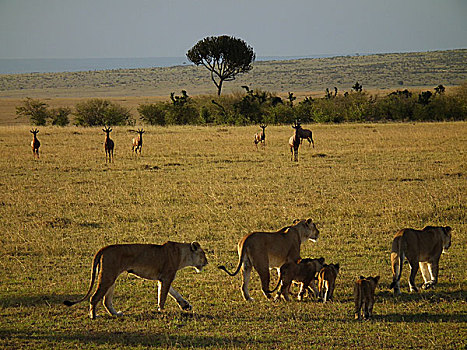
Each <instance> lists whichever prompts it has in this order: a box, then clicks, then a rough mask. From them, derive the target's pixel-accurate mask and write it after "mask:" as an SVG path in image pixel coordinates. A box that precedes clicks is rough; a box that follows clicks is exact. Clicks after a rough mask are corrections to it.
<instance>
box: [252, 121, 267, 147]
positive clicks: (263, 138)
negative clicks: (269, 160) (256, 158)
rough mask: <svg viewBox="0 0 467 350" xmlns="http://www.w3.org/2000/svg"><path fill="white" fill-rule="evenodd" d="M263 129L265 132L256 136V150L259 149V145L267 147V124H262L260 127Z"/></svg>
mask: <svg viewBox="0 0 467 350" xmlns="http://www.w3.org/2000/svg"><path fill="white" fill-rule="evenodd" d="M259 127H260V128H261V129H263V131H260V132H257V133H256V134H255V145H256V149H258V143H262V144H263V147H264V146H266V130H265V129H266V127H267V125H265V124H261V125H260V126H259ZM263 142H264V143H263Z"/></svg>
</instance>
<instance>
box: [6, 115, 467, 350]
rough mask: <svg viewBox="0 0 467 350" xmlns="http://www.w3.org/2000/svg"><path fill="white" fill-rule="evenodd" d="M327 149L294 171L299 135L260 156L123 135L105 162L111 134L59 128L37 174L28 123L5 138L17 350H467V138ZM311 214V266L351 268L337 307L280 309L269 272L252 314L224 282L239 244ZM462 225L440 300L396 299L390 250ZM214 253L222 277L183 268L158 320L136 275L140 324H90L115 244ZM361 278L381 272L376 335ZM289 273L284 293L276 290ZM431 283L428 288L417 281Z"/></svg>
mask: <svg viewBox="0 0 467 350" xmlns="http://www.w3.org/2000/svg"><path fill="white" fill-rule="evenodd" d="M311 128H312V130H313V132H314V138H315V143H316V148H315V149H313V148H310V147H309V146H308V144H303V145H302V147H301V149H300V161H299V162H298V163H294V162H291V161H290V152H289V149H288V146H287V140H288V137H289V136H290V135H291V132H292V129H291V128H290V127H289V126H269V127H268V128H267V129H266V133H267V135H266V137H267V145H266V147H265V148H264V149H263V148H262V147H260V148H259V150H256V149H255V147H254V144H253V136H252V135H253V134H254V132H256V131H257V129H256V128H255V127H170V128H162V127H145V129H147V133H146V134H144V145H143V154H142V156H141V157H139V158H135V157H134V156H133V155H132V154H131V148H130V143H131V138H132V137H133V135H134V134H133V133H130V132H129V129H128V128H126V127H115V128H114V132H113V133H112V138H113V139H114V140H115V143H116V154H115V162H114V163H113V164H106V163H105V158H104V150H103V147H102V142H103V140H104V134H103V132H102V131H101V128H76V127H68V128H55V127H43V128H41V132H40V133H39V135H38V136H39V139H40V141H41V142H42V146H41V158H40V160H34V159H33V157H32V152H31V149H30V146H29V142H30V134H29V127H28V126H0V169H1V172H0V228H1V232H2V233H1V234H0V266H1V268H0V281H1V283H0V347H1V348H29V349H35V348H60V349H66V348H80V349H88V348H98V349H108V348H146V347H156V348H180V347H193V348H213V349H215V348H264V349H272V348H278V349H287V348H292V349H298V348H319V349H330V348H342V349H348V348H350V347H358V348H417V349H419V348H424V349H441V348H443V349H464V348H465V346H466V345H467V341H466V339H467V304H466V298H467V277H466V272H465V271H466V270H465V268H466V263H467V258H466V256H467V254H466V253H467V252H466V244H467V233H466V228H467V227H466V199H467V196H466V181H465V180H466V174H467V167H466V164H467V159H466V148H467V147H466V146H467V123H465V122H458V123H427V124H365V125H360V124H349V125H312V126H311ZM307 217H312V218H313V219H314V221H315V222H316V223H317V225H318V228H319V229H320V231H321V237H320V239H319V240H318V242H317V243H311V242H310V243H306V244H304V245H303V247H302V256H304V257H320V256H323V257H325V258H326V260H327V261H328V262H339V263H340V264H341V266H342V270H341V273H340V275H339V276H338V281H337V289H336V295H335V298H336V301H335V302H333V303H328V304H325V305H323V304H320V303H317V302H315V301H311V300H307V301H305V302H297V301H296V300H294V301H291V302H289V303H285V302H280V303H279V302H278V303H276V302H272V301H268V300H266V299H265V298H264V297H263V296H262V294H261V292H260V284H259V280H258V277H257V274H256V273H253V274H252V275H253V280H252V283H251V288H250V290H251V294H252V296H253V297H254V298H255V301H254V302H253V303H247V302H245V301H243V299H242V297H241V293H240V288H239V287H240V283H241V282H240V277H239V276H237V277H234V278H232V277H229V276H227V275H226V274H225V273H223V272H222V271H220V270H218V269H217V265H219V264H226V265H227V266H228V267H230V268H232V267H233V266H234V265H235V264H236V262H237V253H236V243H237V241H238V240H239V239H240V238H241V237H242V236H243V235H244V234H246V233H248V232H250V231H252V230H276V229H278V228H280V227H283V226H285V225H288V224H290V223H291V222H292V220H293V219H295V218H307ZM425 225H450V226H452V227H453V229H454V233H453V244H452V247H451V249H450V251H449V254H444V255H443V256H442V257H441V263H440V265H441V269H440V279H439V285H438V286H437V288H436V289H435V290H434V291H433V290H432V291H423V292H421V293H420V294H408V293H407V282H406V278H407V275H408V267H407V265H405V266H404V272H403V281H402V288H403V295H402V296H401V297H400V298H397V299H394V298H393V297H392V294H391V293H390V292H389V291H388V286H389V284H390V282H391V271H390V270H391V269H390V260H389V254H390V246H391V241H392V236H393V234H394V233H395V232H396V231H397V230H398V229H401V228H404V227H414V228H421V227H423V226H425ZM166 240H175V241H192V240H197V241H199V242H200V243H201V245H202V246H203V247H204V248H205V249H206V251H207V255H208V260H209V265H208V266H207V268H206V270H205V271H203V272H202V273H201V274H195V273H194V271H193V270H188V269H186V270H182V271H180V273H179V274H178V276H177V278H176V280H175V282H174V287H175V288H177V289H178V290H179V291H180V292H181V294H182V295H184V296H185V297H186V298H187V299H188V300H190V302H191V304H192V305H193V307H194V311H193V312H189V313H187V312H182V311H180V310H179V309H178V307H177V305H176V304H175V303H174V302H173V300H171V299H170V300H168V302H167V305H166V310H165V311H164V312H162V313H159V312H157V311H156V288H155V284H154V283H152V282H150V281H144V280H141V279H137V278H134V277H132V276H131V275H126V274H123V275H122V276H121V277H120V278H119V280H118V281H117V288H116V298H115V302H114V304H115V305H116V308H117V309H118V310H122V311H123V312H124V313H125V316H124V317H122V318H111V317H110V316H107V315H106V314H104V312H103V309H102V308H101V309H99V311H100V313H101V314H102V315H103V317H101V318H99V319H97V320H95V321H91V320H90V319H89V318H88V316H87V309H88V305H87V303H84V302H83V303H81V304H78V305H76V306H74V307H72V308H67V307H65V306H64V305H63V304H62V302H63V300H65V299H70V298H71V299H75V298H78V297H80V296H82V295H83V293H84V292H85V291H86V290H87V287H88V282H89V273H90V264H91V260H92V256H93V254H94V253H95V252H96V251H97V250H98V249H99V248H100V247H101V246H104V245H107V244H112V243H124V242H142V243H163V242H165V241H166ZM360 274H363V275H370V274H371V275H377V274H379V275H381V284H380V286H379V287H378V289H377V304H376V305H375V310H374V311H375V313H376V315H375V317H374V320H372V321H369V322H357V321H354V320H353V301H352V288H353V283H354V280H355V278H356V277H357V276H359V275H360ZM275 276H276V275H275V273H274V274H273V278H272V283H271V284H273V283H275V281H276V277H275ZM417 282H418V283H421V276H420V275H418V276H417Z"/></svg>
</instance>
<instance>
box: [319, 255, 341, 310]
mask: <svg viewBox="0 0 467 350" xmlns="http://www.w3.org/2000/svg"><path fill="white" fill-rule="evenodd" d="M339 269H340V266H339V264H329V265H326V264H325V265H324V266H323V268H322V269H321V271H320V272H319V273H318V291H319V297H320V299H321V300H323V302H326V301H328V300H332V299H333V296H334V288H336V278H337V274H338V273H339Z"/></svg>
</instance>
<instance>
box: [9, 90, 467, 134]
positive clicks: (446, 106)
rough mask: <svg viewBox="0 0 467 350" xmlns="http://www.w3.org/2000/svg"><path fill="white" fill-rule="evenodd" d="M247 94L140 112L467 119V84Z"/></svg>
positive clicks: (249, 120) (39, 105)
mask: <svg viewBox="0 0 467 350" xmlns="http://www.w3.org/2000/svg"><path fill="white" fill-rule="evenodd" d="M243 88H244V90H245V91H244V93H243V92H238V93H234V94H230V95H225V96H215V97H214V96H200V97H190V96H188V94H187V92H186V91H182V92H181V94H180V95H176V94H175V93H172V94H171V95H170V101H167V102H157V103H149V104H141V105H139V106H138V108H137V110H138V113H139V118H140V119H141V121H142V122H143V123H146V124H150V125H185V124H191V125H209V124H226V125H249V124H259V123H266V124H288V123H292V122H293V121H294V120H297V119H299V120H301V121H302V122H303V123H344V122H384V121H456V120H466V119H467V83H465V84H463V85H461V86H459V87H456V88H454V89H453V90H452V91H450V92H449V93H446V92H445V88H444V87H443V86H442V85H438V86H437V87H435V88H434V89H433V90H432V91H422V92H411V91H409V90H396V91H393V92H391V93H389V94H387V95H370V94H368V93H366V92H365V91H364V90H363V87H362V85H360V84H359V83H356V84H355V85H354V86H353V88H352V90H351V91H350V92H345V93H341V92H339V91H338V89H337V88H334V89H331V90H329V89H326V91H325V93H324V96H323V97H320V98H311V97H306V98H305V99H303V100H301V101H297V99H296V97H295V96H294V94H293V93H291V92H290V93H289V94H288V97H287V98H281V97H279V96H277V95H275V94H272V93H270V92H267V91H261V90H252V89H250V88H249V87H247V86H243ZM17 115H18V116H28V117H29V118H30V120H31V122H32V123H33V124H35V125H46V124H47V123H51V124H54V125H67V124H68V123H69V122H70V120H69V115H74V116H75V118H74V123H75V124H76V125H81V126H95V125H133V124H135V123H136V120H135V119H134V117H133V116H132V115H131V113H130V110H129V109H127V108H126V107H123V106H121V105H118V104H116V103H113V102H110V101H107V100H105V99H90V100H87V101H84V102H81V103H78V104H77V105H76V106H75V108H74V110H71V109H69V108H58V109H53V110H51V109H49V108H48V105H47V104H46V103H44V102H41V101H39V100H33V99H26V100H25V101H24V102H23V105H22V106H20V107H17Z"/></svg>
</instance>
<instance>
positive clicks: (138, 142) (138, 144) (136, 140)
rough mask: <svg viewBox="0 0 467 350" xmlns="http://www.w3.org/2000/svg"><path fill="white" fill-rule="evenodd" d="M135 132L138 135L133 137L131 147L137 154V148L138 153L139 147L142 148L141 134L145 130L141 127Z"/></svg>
mask: <svg viewBox="0 0 467 350" xmlns="http://www.w3.org/2000/svg"><path fill="white" fill-rule="evenodd" d="M135 132H137V133H138V137H135V138H134V139H133V147H132V148H131V149H132V150H133V151H134V152H135V154H138V150H139V154H141V148H143V134H144V133H145V131H144V130H143V129H138V130H137V131H135Z"/></svg>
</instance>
